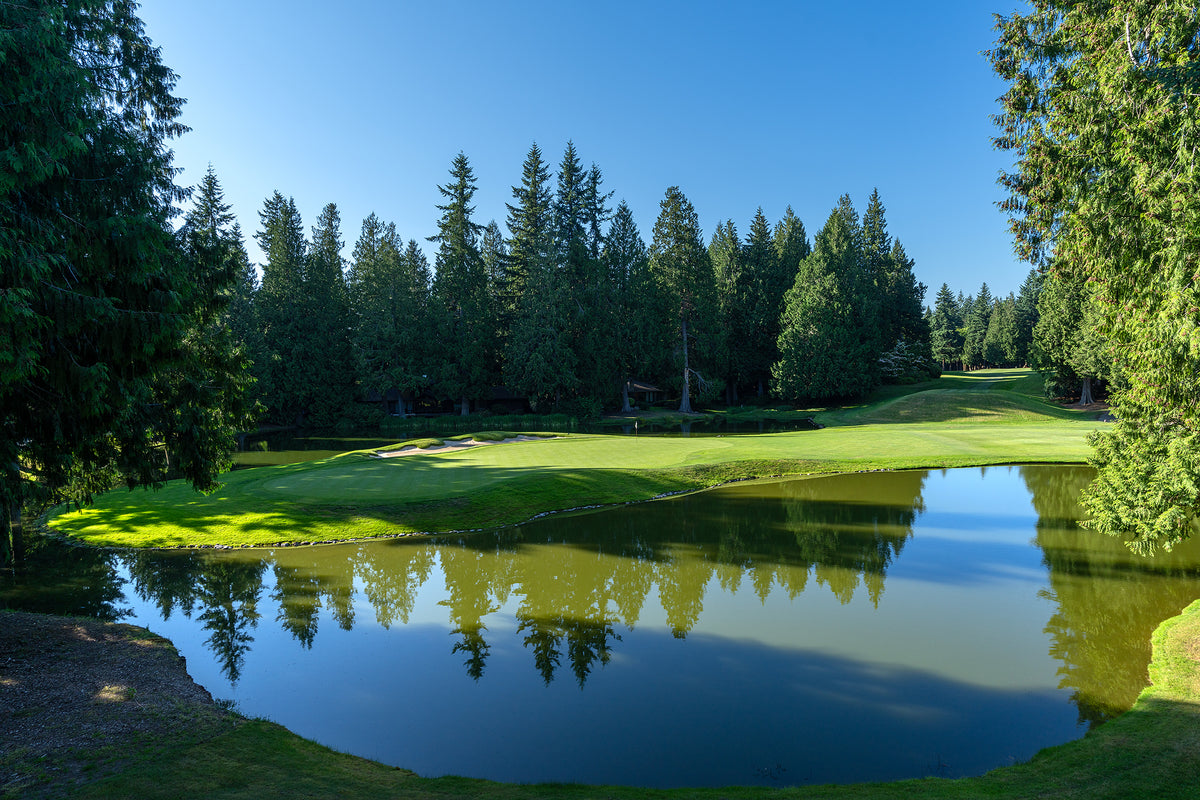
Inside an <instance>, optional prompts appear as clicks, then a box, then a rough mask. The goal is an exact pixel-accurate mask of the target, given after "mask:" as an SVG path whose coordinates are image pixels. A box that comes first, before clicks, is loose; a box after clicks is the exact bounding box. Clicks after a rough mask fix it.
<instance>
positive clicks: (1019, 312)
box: [1013, 269, 1042, 365]
mask: <svg viewBox="0 0 1200 800" xmlns="http://www.w3.org/2000/svg"><path fill="white" fill-rule="evenodd" d="M1041 291H1042V274H1041V273H1040V272H1038V271H1037V270H1036V269H1031V270H1029V274H1028V275H1026V276H1025V280H1024V281H1023V282H1022V283H1021V289H1020V291H1019V292H1018V294H1017V299H1016V303H1015V305H1014V307H1013V321H1014V324H1015V326H1016V359H1015V362H1016V363H1017V364H1022V365H1027V364H1029V363H1030V357H1031V349H1032V347H1033V328H1034V326H1035V325H1037V321H1038V310H1037V305H1038V295H1039V294H1041Z"/></svg>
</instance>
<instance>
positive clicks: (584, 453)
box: [49, 373, 1104, 547]
mask: <svg viewBox="0 0 1200 800" xmlns="http://www.w3.org/2000/svg"><path fill="white" fill-rule="evenodd" d="M1005 374H1006V375H1007V374H1008V373H1005ZM947 383H949V385H950V386H951V387H956V386H963V385H964V384H965V386H966V387H967V388H942V387H943V386H945V385H947ZM1015 383H1020V381H1017V382H1015ZM1011 384H1014V382H1013V381H1008V382H998V381H996V380H992V381H983V382H976V383H970V382H965V381H960V382H958V383H955V382H954V381H947V379H945V378H944V379H942V380H941V381H937V382H933V385H934V386H936V387H937V388H931V389H928V390H925V391H920V392H912V393H909V394H907V395H904V396H901V397H891V398H886V399H883V400H881V401H879V402H876V403H873V404H869V405H866V406H861V407H858V408H851V409H839V410H838V411H836V412H830V413H827V414H824V415H821V417H822V419H821V421H822V422H823V424H825V425H826V427H825V428H823V429H821V430H814V431H797V432H790V433H774V434H762V435H740V436H727V437H719V436H718V437H711V436H710V437H693V438H688V437H631V436H606V435H561V436H556V437H554V438H542V439H538V440H534V441H509V442H501V443H496V444H491V445H489V446H487V447H455V448H444V449H441V450H439V451H437V452H429V453H415V454H411V455H407V456H405V457H403V458H381V457H379V454H378V453H376V452H374V451H359V452H352V453H345V454H342V455H339V456H335V457H332V458H327V459H323V460H320V461H312V462H307V463H300V464H288V465H284V466H278V467H267V468H259V469H254V470H242V471H238V472H234V473H230V474H228V475H226V476H224V485H223V486H222V487H221V488H220V489H219V490H218V491H216V492H215V493H213V494H211V495H208V496H205V495H200V494H197V493H196V492H194V491H193V490H192V489H191V487H190V486H189V485H187V484H186V483H183V482H178V481H177V482H172V483H170V484H168V485H167V486H165V487H164V488H162V489H159V490H156V491H144V490H135V491H132V492H130V491H125V490H119V491H114V492H109V493H107V494H105V495H102V496H101V497H99V498H97V501H96V503H95V505H94V506H91V507H88V508H85V509H82V510H78V511H71V512H59V513H57V514H53V515H52V516H51V518H50V520H49V524H50V526H51V527H52V528H53V529H54V530H56V531H58V532H60V533H62V534H66V535H69V536H71V537H74V538H75V539H77V540H79V541H82V542H87V543H90V544H94V545H103V546H118V547H212V546H230V547H238V546H251V547H253V546H267V545H278V544H299V543H318V542H335V541H346V540H350V539H365V538H374V537H380V536H404V535H412V534H419V533H439V532H447V531H465V530H478V529H486V528H495V527H501V526H505V525H513V524H517V523H521V522H524V521H527V520H529V519H532V518H534V517H537V516H540V515H543V514H546V513H552V512H561V511H567V510H577V509H584V508H596V507H602V506H606V505H612V504H618V503H628V502H638V501H644V500H650V499H654V498H656V497H661V496H664V495H670V494H677V493H682V492H689V491H696V490H700V489H705V488H710V487H713V486H718V485H720V484H723V483H728V482H730V481H735V480H744V479H748V478H764V477H779V476H794V475H809V474H826V473H830V472H840V471H858V470H879V469H911V468H942V467H962V466H982V465H989V464H1013V463H1080V462H1083V461H1084V460H1085V459H1086V457H1087V453H1088V444H1087V434H1088V433H1089V432H1090V431H1092V430H1095V429H1097V428H1099V427H1101V426H1102V425H1103V424H1104V423H1101V422H1097V421H1096V420H1095V419H1094V416H1095V415H1094V414H1083V413H1078V412H1065V411H1063V410H1062V409H1058V408H1056V407H1053V406H1050V405H1049V404H1046V403H1044V402H1042V401H1040V400H1038V399H1036V398H1033V397H1030V396H1028V395H1026V394H1022V393H1020V392H1017V391H1009V390H1001V391H997V390H996V386H997V385H999V386H1007V385H1011ZM977 387H978V388H977ZM481 436H483V437H484V438H486V434H481ZM403 444H404V443H397V445H394V446H393V448H399V447H401V446H403Z"/></svg>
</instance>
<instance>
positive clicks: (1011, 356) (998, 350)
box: [983, 294, 1017, 366]
mask: <svg viewBox="0 0 1200 800" xmlns="http://www.w3.org/2000/svg"><path fill="white" fill-rule="evenodd" d="M1016 304H1017V301H1016V298H1014V297H1013V296H1012V295H1011V294H1010V295H1009V296H1008V297H1006V298H1003V299H1001V300H997V301H996V302H995V303H994V304H993V305H992V314H991V317H990V318H989V319H988V329H987V333H986V334H985V335H984V337H983V360H984V361H986V362H987V363H988V364H991V365H992V366H1002V365H1015V364H1016V363H1017V317H1016Z"/></svg>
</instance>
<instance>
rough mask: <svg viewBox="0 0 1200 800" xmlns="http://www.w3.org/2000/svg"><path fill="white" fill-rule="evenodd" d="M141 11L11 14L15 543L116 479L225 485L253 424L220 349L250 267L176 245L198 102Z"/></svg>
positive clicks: (9, 282) (49, 8)
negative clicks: (23, 515)
mask: <svg viewBox="0 0 1200 800" xmlns="http://www.w3.org/2000/svg"><path fill="white" fill-rule="evenodd" d="M135 8H136V7H135V4H134V3H132V2H124V1H122V0H111V1H110V2H86V3H85V2H79V1H78V0H68V1H64V2H60V3H52V4H51V3H22V4H18V3H4V4H0V32H2V33H0V108H3V113H2V114H0V152H2V153H4V158H3V159H0V426H2V429H3V432H2V433H0V464H3V465H4V466H3V467H2V468H0V509H2V512H3V513H0V517H2V518H3V521H2V522H0V534H3V533H5V532H7V531H8V528H9V525H10V519H11V515H12V514H14V513H15V512H16V511H18V510H19V509H20V507H21V506H22V504H23V503H24V502H26V501H34V502H46V501H52V500H56V499H61V498H63V497H64V496H69V497H71V498H73V499H75V500H86V499H88V498H89V497H90V495H91V493H92V492H94V491H98V490H101V489H106V488H108V487H109V486H110V485H111V482H112V481H114V480H123V481H125V482H126V483H128V484H129V485H137V484H154V483H157V482H159V481H161V480H163V479H164V478H165V477H167V475H168V471H170V472H171V473H173V474H179V475H183V476H185V477H187V478H188V479H189V480H190V481H191V482H192V483H193V484H194V485H195V486H196V487H197V488H198V489H202V490H209V489H212V488H214V487H215V486H216V477H217V475H218V473H219V472H220V471H221V470H222V469H223V468H225V467H227V466H228V464H229V458H228V451H229V449H230V447H231V445H232V439H233V433H234V432H235V431H236V430H237V429H238V428H240V427H241V426H242V425H243V424H244V423H245V419H244V411H245V406H244V405H243V403H242V400H241V397H242V392H243V391H244V389H245V384H244V382H243V380H242V379H241V378H240V376H238V375H236V374H233V373H230V372H225V371H224V370H227V369H235V370H236V369H237V368H238V365H239V357H238V356H237V355H236V354H234V353H232V352H230V350H229V348H228V345H229V341H228V339H227V338H219V339H206V338H205V333H207V332H210V331H212V330H213V329H214V327H219V323H220V320H221V318H222V317H221V315H222V314H223V313H224V312H225V309H226V307H227V305H228V301H229V294H230V292H231V291H232V289H233V287H234V285H235V283H236V280H237V277H238V275H237V274H236V270H235V269H234V266H235V262H234V260H233V259H231V258H226V255H227V253H226V252H225V251H224V250H223V249H222V248H221V247H220V246H219V245H218V243H216V242H213V241H210V240H203V239H202V238H200V237H196V238H193V240H192V242H191V244H192V245H194V249H193V251H192V252H191V253H188V252H186V251H185V248H184V247H183V245H184V242H183V241H182V237H176V236H175V234H174V233H173V232H172V224H171V221H172V218H173V217H174V216H175V214H176V209H175V204H176V203H179V202H181V201H182V200H183V199H184V197H185V192H184V191H183V190H181V189H180V188H179V187H177V186H176V185H175V184H174V182H173V180H172V176H173V175H174V174H175V170H174V168H173V167H172V164H171V151H170V149H169V146H168V142H169V140H170V139H171V138H173V137H175V136H178V135H179V134H181V133H183V132H184V131H185V130H186V129H185V128H184V126H183V125H182V124H180V123H179V121H178V116H179V112H180V108H181V105H182V101H181V100H180V99H178V98H176V97H174V96H173V95H172V90H173V88H174V85H175V75H174V73H172V72H171V70H169V69H168V68H167V67H165V66H164V65H163V63H162V61H161V60H160V55H159V51H158V49H157V48H155V47H154V46H153V45H152V43H151V42H150V41H149V39H148V38H147V37H146V36H145V33H144V30H143V27H142V23H141V21H140V20H139V19H138V18H137V16H136V14H135ZM221 213H222V212H219V211H218V212H217V216H218V217H220V214H221ZM222 224H224V223H223V222H222ZM209 245H212V247H209ZM7 541H8V537H7V536H6V535H0V556H3V551H4V549H5V547H4V545H6V544H7Z"/></svg>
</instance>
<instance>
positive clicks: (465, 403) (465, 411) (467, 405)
mask: <svg viewBox="0 0 1200 800" xmlns="http://www.w3.org/2000/svg"><path fill="white" fill-rule="evenodd" d="M462 415H463V416H464V417H469V416H470V415H471V401H470V400H468V399H467V397H466V395H463V399H462Z"/></svg>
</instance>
